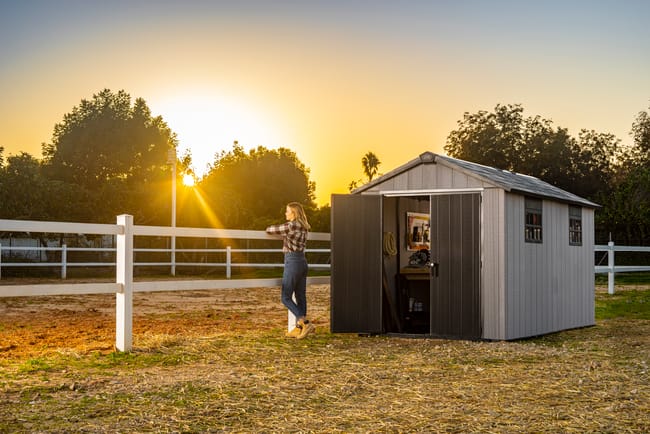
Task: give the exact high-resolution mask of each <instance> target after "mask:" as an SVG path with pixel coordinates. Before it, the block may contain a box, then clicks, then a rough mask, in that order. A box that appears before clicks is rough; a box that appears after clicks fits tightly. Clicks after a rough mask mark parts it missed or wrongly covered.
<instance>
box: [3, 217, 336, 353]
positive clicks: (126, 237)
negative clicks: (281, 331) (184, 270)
mask: <svg viewBox="0 0 650 434" xmlns="http://www.w3.org/2000/svg"><path fill="white" fill-rule="evenodd" d="M3 232H4V233H6V232H9V233H12V232H13V233H49V234H53V233H54V234H90V235H113V236H115V237H116V238H115V241H116V247H115V248H96V247H67V246H65V245H62V246H61V247H47V246H45V247H29V246H2V245H0V271H1V270H2V267H5V268H6V267H34V266H37V267H43V266H47V267H61V269H62V278H64V279H65V277H66V270H67V268H68V267H72V266H75V267H114V268H115V282H108V283H62V284H36V285H3V286H0V297H17V296H37V295H66V294H110V293H114V294H115V295H116V303H115V304H116V308H115V322H116V331H115V348H116V349H117V350H119V351H130V350H131V348H132V329H133V327H132V324H133V318H132V317H133V293H134V292H140V291H178V290H203V289H225V288H253V287H269V286H280V285H281V284H282V279H281V278H259V279H230V277H231V275H230V270H231V268H232V267H251V268H265V267H284V264H283V263H276V262H273V263H239V262H237V263H235V262H233V261H232V253H247V254H248V253H253V254H258V253H269V254H276V253H277V254H280V253H282V249H280V248H273V249H267V248H265V249H241V248H231V247H230V246H228V247H226V248H225V249H194V248H193V249H175V248H174V247H173V246H174V244H173V243H172V248H170V249H168V248H164V249H160V248H150V249H146V248H134V237H135V236H151V237H186V238H206V239H208V238H215V239H219V238H220V239H228V240H231V239H232V240H237V239H243V240H276V241H279V240H280V237H278V236H276V235H270V234H267V233H266V232H264V231H251V230H238V229H208V228H185V227H166V226H139V225H134V224H133V217H132V216H130V215H120V216H118V217H117V224H115V225H108V224H88V223H64V222H41V221H30V220H2V219H0V233H3ZM308 240H310V241H324V242H329V241H330V234H328V233H319V232H310V233H309V238H308ZM3 250H10V251H28V250H36V251H41V252H43V251H44V252H48V251H57V252H60V254H61V260H60V261H57V262H25V263H18V262H9V263H7V262H5V263H2V255H1V253H2V251H3ZM69 252H101V253H108V254H111V255H114V256H115V260H114V261H113V260H111V261H110V262H109V261H106V262H103V261H99V262H70V261H68V260H67V256H68V253H69ZM147 252H148V253H154V252H158V253H161V252H163V253H169V254H170V255H171V260H170V261H169V262H163V261H155V262H135V261H134V256H135V253H147ZM197 252H201V253H219V254H225V255H226V261H225V262H207V261H205V262H177V261H176V258H175V255H176V254H177V253H197ZM329 252H330V249H307V250H306V253H329ZM137 266H169V267H171V270H172V274H174V272H173V270H174V269H175V267H176V266H193V267H225V268H226V277H227V278H226V279H213V280H203V279H191V280H179V279H174V280H167V281H161V280H155V281H146V282H134V281H133V269H134V268H135V267H137ZM309 267H310V268H318V269H323V270H327V269H329V268H330V265H329V263H315V264H314V263H310V264H309ZM0 276H1V274H0ZM329 281H330V278H329V276H309V277H308V278H307V283H309V284H325V283H329ZM294 322H295V318H294V317H293V315H291V313H288V323H287V326H288V328H289V327H290V326H291V325H292V324H293V323H294Z"/></svg>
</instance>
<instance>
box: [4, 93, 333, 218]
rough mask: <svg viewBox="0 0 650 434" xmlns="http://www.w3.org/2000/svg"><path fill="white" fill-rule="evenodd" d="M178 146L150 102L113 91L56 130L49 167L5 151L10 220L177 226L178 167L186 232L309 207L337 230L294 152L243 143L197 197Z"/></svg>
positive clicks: (46, 152)
mask: <svg viewBox="0 0 650 434" xmlns="http://www.w3.org/2000/svg"><path fill="white" fill-rule="evenodd" d="M177 145H178V140H177V137H176V134H175V133H174V132H173V131H172V130H171V129H170V128H169V126H168V125H167V124H166V123H165V121H164V120H163V119H162V117H160V116H153V115H152V114H151V111H150V109H149V107H148V106H147V104H146V102H145V101H144V100H143V99H142V98H136V99H135V100H134V101H132V99H131V96H130V95H129V94H128V93H126V92H125V91H124V90H120V91H118V92H113V91H111V90H110V89H104V90H102V91H101V92H99V93H97V94H95V95H93V97H92V98H91V99H83V100H82V101H81V103H80V104H79V105H78V106H76V107H74V108H73V109H72V111H71V112H70V113H67V114H65V115H64V117H63V120H62V121H61V122H59V123H57V124H56V125H55V126H54V132H53V134H52V140H51V141H50V142H49V143H43V144H42V158H41V159H37V158H35V157H34V156H32V155H30V154H28V153H25V152H21V153H19V154H18V155H10V156H7V157H5V156H4V149H3V148H2V147H0V203H1V204H2V206H1V207H0V218H4V219H28V220H52V221H74V222H93V223H113V222H114V221H115V216H116V215H119V214H124V213H126V214H131V215H133V216H134V221H135V223H136V224H142V225H161V226H163V225H164V226H167V225H169V224H170V223H171V212H172V204H171V202H172V201H171V189H172V185H171V184H172V164H173V163H176V165H177V168H178V170H177V171H176V173H177V180H176V181H177V182H176V184H177V195H176V203H177V208H176V224H177V225H178V226H192V227H220V228H238V229H263V228H264V227H266V226H267V225H268V224H269V223H271V222H277V221H278V220H281V219H283V215H284V206H285V205H286V204H287V203H288V202H291V201H299V202H301V203H303V205H304V206H305V208H306V211H307V213H308V215H309V217H310V219H311V221H312V222H313V224H312V226H313V227H314V230H316V231H328V230H329V206H324V207H320V208H319V207H318V206H316V204H315V201H314V198H315V195H314V191H315V183H314V182H313V181H311V180H310V178H309V169H308V168H307V167H305V165H304V164H302V163H301V162H300V160H299V159H298V157H297V156H296V154H295V153H294V152H292V151H291V150H289V149H286V148H280V149H275V150H271V149H267V148H265V147H263V146H259V147H258V148H256V149H254V150H251V151H249V152H245V151H244V149H243V148H242V147H241V146H239V145H238V144H237V143H236V142H235V144H234V145H233V148H232V149H231V150H230V151H228V152H225V151H224V152H221V153H219V154H217V155H215V159H214V161H213V162H212V163H211V165H210V170H209V172H208V174H207V175H206V176H205V177H204V178H203V179H201V180H199V182H198V183H197V184H196V185H195V186H193V187H192V188H189V187H185V186H184V185H183V183H182V182H181V180H182V174H183V173H187V172H191V164H192V158H191V154H190V153H186V154H184V155H182V156H180V157H178V159H177V160H176V161H173V160H171V161H170V160H169V158H170V155H171V156H172V158H174V157H173V156H174V155H175V152H172V153H170V150H175V149H176V147H177Z"/></svg>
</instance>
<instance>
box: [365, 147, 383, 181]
mask: <svg viewBox="0 0 650 434" xmlns="http://www.w3.org/2000/svg"><path fill="white" fill-rule="evenodd" d="M380 164H381V161H379V158H377V156H376V155H375V154H374V153H373V152H368V153H366V155H364V156H363V158H362V159H361V165H362V166H363V173H365V174H366V176H367V177H368V182H370V181H372V178H374V177H375V175H377V173H378V172H379V165H380Z"/></svg>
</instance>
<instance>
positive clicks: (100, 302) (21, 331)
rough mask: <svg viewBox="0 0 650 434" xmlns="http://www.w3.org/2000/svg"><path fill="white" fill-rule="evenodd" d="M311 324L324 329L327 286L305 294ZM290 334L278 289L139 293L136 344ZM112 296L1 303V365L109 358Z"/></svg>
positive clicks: (112, 340) (16, 299)
mask: <svg viewBox="0 0 650 434" xmlns="http://www.w3.org/2000/svg"><path fill="white" fill-rule="evenodd" d="M308 303H309V306H310V311H311V312H310V316H311V317H312V318H314V320H315V323H316V324H317V325H318V326H319V327H325V328H327V329H329V285H311V286H310V287H309V288H308ZM286 326H287V311H286V309H285V308H284V307H283V306H282V305H281V303H280V289H279V288H278V287H274V288H249V289H219V290H206V291H171V292H136V293H134V295H133V344H134V347H137V344H138V337H140V336H146V335H147V334H152V333H155V334H170V335H173V334H178V333H182V334H183V335H185V336H193V335H194V336H196V335H213V334H220V333H237V332H242V331H246V330H251V329H254V328H258V329H259V328H261V329H268V330H271V329H278V333H281V332H283V331H284V330H285V329H286ZM114 344H115V295H114V294H92V295H74V296H62V295H56V296H41V297H11V298H0V360H1V359H3V358H4V359H6V358H12V359H16V358H33V357H37V356H43V355H46V354H47V353H50V352H61V351H65V350H72V351H74V352H75V353H87V352H97V351H98V352H101V353H108V352H112V351H113V349H114Z"/></svg>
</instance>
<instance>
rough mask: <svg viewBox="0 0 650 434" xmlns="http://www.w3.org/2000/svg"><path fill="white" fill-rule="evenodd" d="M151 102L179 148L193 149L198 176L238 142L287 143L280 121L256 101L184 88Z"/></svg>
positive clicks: (251, 145) (248, 144) (246, 144)
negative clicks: (175, 139) (282, 136)
mask: <svg viewBox="0 0 650 434" xmlns="http://www.w3.org/2000/svg"><path fill="white" fill-rule="evenodd" d="M206 87H207V85H206ZM242 98H243V97H242ZM151 105H152V108H153V111H155V112H156V113H159V114H161V115H162V117H163V119H164V120H165V121H166V122H167V125H168V126H169V127H170V128H171V129H172V131H174V132H175V133H176V134H177V135H178V140H179V149H180V150H181V151H183V150H186V149H189V150H190V152H191V154H192V166H193V170H194V171H195V172H196V173H197V174H198V175H199V176H201V175H203V174H204V173H205V171H206V169H207V167H208V165H209V164H212V163H213V162H214V157H215V155H216V154H217V153H219V152H221V151H229V150H230V149H232V145H233V143H234V142H235V141H237V142H239V144H240V145H242V146H243V147H244V148H246V149H250V148H254V147H257V146H259V145H261V146H266V147H269V148H273V147H277V146H281V145H284V143H283V139H282V138H280V135H281V134H280V133H279V132H278V130H279V128H278V122H277V120H275V119H272V118H271V116H269V115H268V114H266V113H264V111H263V110H262V109H261V108H258V107H257V106H256V104H255V102H249V101H244V100H243V99H242V100H238V99H237V98H235V97H233V96H230V95H227V94H225V93H220V92H216V91H208V90H205V89H201V90H196V89H184V90H182V91H178V92H174V93H171V94H166V95H164V96H162V97H161V98H153V99H152V103H151ZM284 140H286V138H285V139H284ZM184 183H185V181H184ZM186 185H187V184H186Z"/></svg>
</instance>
